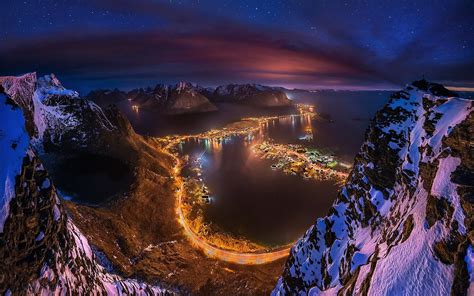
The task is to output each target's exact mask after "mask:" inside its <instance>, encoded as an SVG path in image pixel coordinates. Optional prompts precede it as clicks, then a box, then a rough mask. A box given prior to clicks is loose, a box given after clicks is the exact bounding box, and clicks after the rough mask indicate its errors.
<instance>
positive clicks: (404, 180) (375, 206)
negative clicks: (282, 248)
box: [273, 81, 474, 295]
mask: <svg viewBox="0 0 474 296" xmlns="http://www.w3.org/2000/svg"><path fill="white" fill-rule="evenodd" d="M453 95H455V94H454V93H452V92H450V91H449V90H447V89H445V88H444V87H442V86H441V85H438V84H432V83H429V82H426V81H417V82H414V83H413V84H412V85H409V86H407V87H406V88H405V89H404V90H403V91H401V92H398V93H395V94H394V95H392V97H391V98H390V100H389V102H388V104H387V105H386V106H385V107H384V108H382V109H381V110H380V111H379V112H377V114H376V116H375V118H374V120H373V121H372V122H371V124H370V126H369V129H368V131H367V133H366V141H365V143H364V144H363V145H362V147H361V150H360V152H359V154H358V155H357V157H356V159H355V164H354V168H353V171H352V172H351V174H350V176H349V178H348V181H347V183H346V185H345V186H344V187H343V189H342V190H341V192H340V194H339V197H338V199H337V200H336V202H335V203H334V205H333V208H332V209H331V210H330V212H329V215H328V216H327V217H325V218H321V219H318V221H317V222H316V223H315V225H314V226H313V227H311V228H310V229H309V230H308V231H307V232H306V234H305V235H304V236H303V237H302V238H301V239H300V241H298V243H297V244H296V245H295V246H294V247H293V248H292V251H291V254H290V257H289V258H288V260H287V262H286V267H285V270H284V272H283V275H282V277H281V278H280V280H279V282H278V284H277V287H276V288H275V290H274V292H273V294H275V295H306V294H307V293H310V294H312V293H314V295H318V294H320V293H321V292H322V291H326V292H330V293H331V294H336V293H337V294H338V295H354V294H355V295H359V294H362V295H367V294H369V295H392V294H393V295H395V294H397V295H398V294H410V295H427V294H450V293H451V294H453V295H468V293H472V289H474V287H472V283H471V284H470V282H469V278H472V277H473V274H472V267H469V268H468V264H470V266H472V259H470V258H472V256H473V252H474V251H473V248H472V245H473V237H474V235H473V233H474V232H473V229H474V228H473V219H472V216H473V213H472V209H473V201H474V198H473V196H474V195H473V191H472V180H473V176H472V174H473V173H472V172H473V171H474V170H473V169H474V167H473V166H472V165H473V162H474V153H473V149H472V140H473V139H472V137H473V136H472V135H473V126H474V122H473V119H472V118H473V112H472V111H473V109H474V106H473V102H472V101H470V100H465V99H460V98H456V97H452V96H453ZM468 184H470V185H468ZM469 270H471V271H469ZM469 273H471V274H469ZM470 286H471V287H470ZM468 289H469V291H470V292H469V291H468Z"/></svg>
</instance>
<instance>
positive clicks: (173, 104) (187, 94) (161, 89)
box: [87, 82, 217, 114]
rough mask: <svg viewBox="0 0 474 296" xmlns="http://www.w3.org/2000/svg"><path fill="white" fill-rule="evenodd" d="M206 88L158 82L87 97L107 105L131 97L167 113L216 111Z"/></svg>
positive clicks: (146, 106) (95, 92) (96, 92)
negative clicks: (152, 86) (151, 86)
mask: <svg viewBox="0 0 474 296" xmlns="http://www.w3.org/2000/svg"><path fill="white" fill-rule="evenodd" d="M204 91H205V89H204V88H202V87H200V86H198V85H196V84H192V83H189V82H179V83H177V84H174V85H167V84H158V85H156V86H155V87H154V88H146V89H142V88H140V89H134V90H131V91H129V92H121V91H118V90H113V91H109V90H98V91H92V92H91V93H90V94H89V95H88V96H87V97H88V99H90V100H93V101H95V102H98V103H100V104H102V106H106V105H109V104H116V103H118V102H120V101H124V100H125V99H129V100H130V101H131V102H132V103H133V104H134V105H137V106H139V108H142V109H149V110H150V109H151V110H158V111H161V112H163V113H165V114H190V113H203V112H211V111H216V110H217V107H216V106H214V104H212V103H211V102H210V101H209V100H208V98H207V97H206V96H205V95H203V94H202V92H204Z"/></svg>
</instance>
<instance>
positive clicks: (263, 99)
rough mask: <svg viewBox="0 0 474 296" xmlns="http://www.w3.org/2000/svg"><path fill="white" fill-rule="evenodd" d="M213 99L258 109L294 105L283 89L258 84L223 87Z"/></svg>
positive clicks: (214, 94) (212, 96)
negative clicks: (252, 106) (243, 104)
mask: <svg viewBox="0 0 474 296" xmlns="http://www.w3.org/2000/svg"><path fill="white" fill-rule="evenodd" d="M211 99H212V100H213V101H216V102H233V103H245V104H250V105H254V106H258V107H282V106H290V105H291V104H292V102H291V100H290V99H288V97H287V96H286V93H285V92H284V91H283V90H282V89H281V88H274V87H269V86H263V85H258V84H229V85H222V86H219V87H217V88H216V90H215V91H214V92H213V93H212V95H211Z"/></svg>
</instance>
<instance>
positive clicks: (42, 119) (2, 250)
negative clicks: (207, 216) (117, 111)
mask: <svg viewBox="0 0 474 296" xmlns="http://www.w3.org/2000/svg"><path fill="white" fill-rule="evenodd" d="M0 85H1V87H0V120H1V122H2V124H1V126H0V192H1V196H0V260H1V262H2V264H0V275H1V276H0V293H1V294H5V295H23V294H29V295H52V294H56V295H67V294H78V295H98V294H109V295H130V294H134V295H145V294H146V295H168V294H171V293H170V292H168V291H167V290H165V289H162V288H160V287H159V286H151V285H147V284H144V283H140V282H138V281H136V280H134V279H124V278H121V277H120V276H118V275H115V274H110V273H107V272H106V270H105V268H104V267H103V266H101V265H100V264H99V262H98V260H97V256H96V255H95V253H94V252H93V251H92V249H91V247H90V245H89V243H88V241H87V239H86V238H85V237H84V236H83V235H82V233H81V232H80V231H79V230H78V228H77V227H76V226H75V225H74V224H73V222H72V220H71V219H70V218H69V217H68V215H66V213H65V211H64V208H63V206H62V204H61V201H60V199H59V198H58V194H57V191H56V189H55V186H54V184H53V181H52V179H51V178H50V176H49V174H48V173H47V171H46V169H45V166H43V164H42V163H41V161H40V160H39V158H38V157H37V153H40V154H42V153H44V151H45V150H48V149H47V147H48V145H52V146H55V145H59V144H61V145H63V144H64V145H69V144H70V145H71V146H70V147H71V148H74V149H80V147H82V145H86V144H87V145H90V144H91V143H90V142H88V141H93V140H94V139H96V138H95V137H96V136H97V135H96V134H95V133H94V131H95V130H97V131H98V132H99V133H101V132H102V131H105V130H106V131H113V132H119V131H123V130H124V129H123V126H120V124H119V122H118V121H115V122H114V121H113V119H115V118H116V117H107V116H106V115H105V114H104V113H103V111H102V110H101V109H100V108H99V107H98V106H97V105H95V104H93V103H91V102H88V101H86V100H83V99H81V98H79V97H78V95H77V93H75V92H73V91H68V90H66V89H64V88H63V87H62V86H61V85H60V83H59V81H58V80H57V79H56V78H55V77H54V75H50V76H46V77H43V78H40V79H36V75H35V74H34V73H31V74H27V75H24V76H22V77H1V78H0ZM111 119H112V121H111ZM92 125H97V126H96V127H94V126H92ZM86 126H89V127H90V128H94V129H92V130H90V131H89V132H88V134H84V133H85V132H86V130H85V128H86ZM71 135H75V138H72V137H71ZM86 142H87V143H86Z"/></svg>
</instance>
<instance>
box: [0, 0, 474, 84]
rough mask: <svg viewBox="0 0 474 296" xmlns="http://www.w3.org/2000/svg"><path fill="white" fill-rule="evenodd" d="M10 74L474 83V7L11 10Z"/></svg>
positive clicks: (265, 1)
mask: <svg viewBox="0 0 474 296" xmlns="http://www.w3.org/2000/svg"><path fill="white" fill-rule="evenodd" d="M0 11H1V12H2V13H1V17H0V75H9V74H10V75H11V74H14V75H16V74H21V73H24V72H31V71H37V72H38V73H39V74H47V73H55V74H56V75H57V76H58V77H59V78H60V79H61V80H62V81H63V82H64V84H66V83H67V86H68V87H70V88H75V89H79V90H83V91H87V90H90V89H93V88H98V87H101V88H111V87H119V88H130V87H137V86H146V85H153V84H155V83H158V82H161V83H174V82H177V81H181V80H186V81H191V82H195V83H200V84H202V85H206V86H216V85H219V84H224V83H230V82H238V83H240V82H257V83H264V84H270V85H281V86H286V87H299V88H307V89H315V88H341V89H345V88H350V89H386V88H398V87H400V86H402V85H404V84H406V83H407V82H410V81H412V80H414V79H420V78H421V77H422V76H423V75H425V77H426V78H427V79H428V80H433V81H438V82H441V83H444V84H446V85H449V86H458V87H474V70H473V69H474V1H469V0H466V1H455V0H451V1H449V0H447V1H437V0H429V1H403V0H399V1H382V0H379V1H362V0H354V1H337V0H332V1H317V0H287V1H279V0H256V1H250V0H249V1H231V0H188V1H178V0H168V1H158V0H94V1H93V0H90V1H85V0H70V1H49V0H25V1H23V0H15V1H1V2H0Z"/></svg>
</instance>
